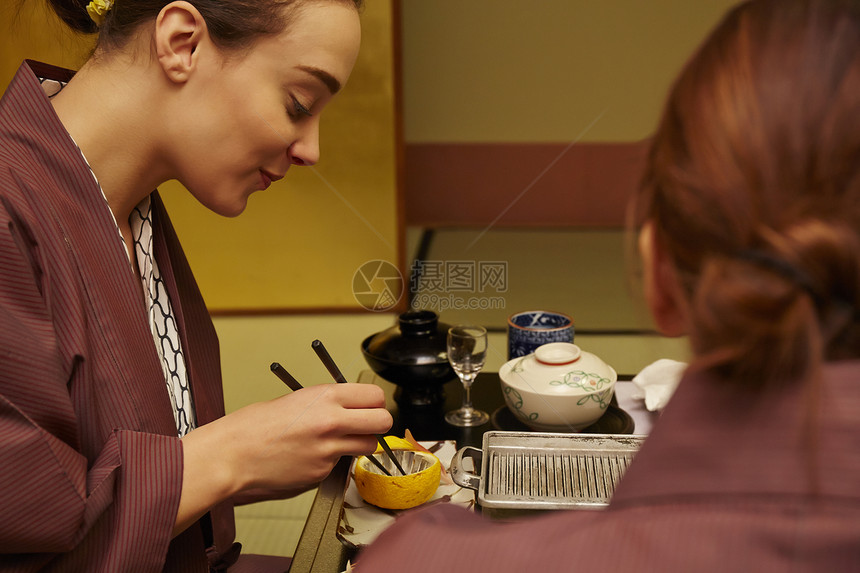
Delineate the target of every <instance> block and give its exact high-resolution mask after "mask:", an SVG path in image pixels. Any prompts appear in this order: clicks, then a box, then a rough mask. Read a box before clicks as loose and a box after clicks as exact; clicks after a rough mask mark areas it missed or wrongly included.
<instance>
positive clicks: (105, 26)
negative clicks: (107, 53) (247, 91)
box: [48, 0, 363, 50]
mask: <svg viewBox="0 0 860 573" xmlns="http://www.w3.org/2000/svg"><path fill="white" fill-rule="evenodd" d="M186 1H187V2H188V3H189V4H191V5H193V6H194V7H195V8H197V10H198V11H199V12H200V14H201V15H202V16H203V19H204V20H205V21H206V25H207V28H208V29H209V34H210V35H211V37H212V40H213V41H214V42H215V43H216V44H218V45H219V46H220V47H222V48H236V49H241V48H244V47H246V46H248V45H250V44H251V43H252V42H253V41H254V40H255V39H256V38H258V37H259V36H263V35H267V34H276V33H279V32H281V31H283V30H284V29H286V28H287V26H288V25H289V23H290V21H291V19H292V16H293V15H294V13H295V11H296V10H297V9H299V8H300V7H301V6H302V5H304V4H308V3H309V2H324V1H331V2H338V1H340V2H342V3H345V4H350V5H354V6H355V7H356V8H357V9H358V8H361V6H362V4H363V0H186ZM170 2H171V0H109V4H110V9H109V10H107V11H106V13H105V14H104V18H103V21H101V22H100V23H98V24H97V23H96V21H95V20H94V19H93V18H92V17H91V15H90V13H89V12H88V11H87V6H88V5H90V0H48V3H49V4H50V5H51V7H52V8H53V10H54V12H56V13H57V15H58V16H60V18H61V19H62V20H63V21H64V22H65V23H66V24H67V25H68V26H69V27H71V28H72V29H73V30H75V31H77V32H81V33H85V34H92V33H96V32H98V34H99V39H98V47H99V48H100V49H102V50H109V49H111V48H116V47H120V46H123V45H125V44H126V42H127V41H128V40H129V39H130V38H131V37H132V35H133V34H134V33H135V32H136V31H137V29H138V28H139V27H140V26H141V25H142V24H144V23H146V22H149V21H153V20H155V18H156V17H157V16H158V13H159V12H160V11H161V9H162V8H164V6H166V5H167V4H170Z"/></svg>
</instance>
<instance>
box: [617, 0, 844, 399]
mask: <svg viewBox="0 0 860 573" xmlns="http://www.w3.org/2000/svg"><path fill="white" fill-rule="evenodd" d="M634 212H635V216H636V218H637V221H638V223H640V224H642V223H644V222H646V221H653V223H654V227H655V230H656V233H655V235H656V240H657V242H658V244H659V245H660V246H661V247H662V248H663V250H664V251H665V252H666V253H667V255H668V256H669V258H670V259H671V260H672V261H673V262H674V264H675V266H676V268H677V269H678V274H679V278H680V280H681V283H682V287H683V289H684V291H685V293H686V295H687V297H688V299H689V302H690V307H691V323H692V325H691V329H692V330H691V332H690V340H691V344H692V346H693V351H694V353H695V355H696V356H697V364H698V365H699V366H701V367H706V368H713V369H717V370H719V371H721V372H722V373H723V374H724V375H727V376H729V377H732V378H735V379H738V380H743V381H744V382H747V383H756V382H760V383H767V382H769V381H776V380H781V379H786V378H788V379H800V378H804V377H808V376H809V375H811V374H812V373H813V372H815V371H817V369H818V367H819V365H820V363H821V362H822V361H823V360H833V359H843V358H856V357H858V356H860V310H858V309H860V3H858V2H857V1H856V0H854V1H850V0H761V1H753V2H747V3H744V4H742V5H740V6H738V7H736V8H735V9H733V10H732V11H731V12H730V13H729V14H728V15H727V16H726V17H725V19H724V20H723V21H722V22H721V23H720V25H719V26H718V27H717V28H716V29H715V30H714V32H713V33H712V34H711V35H710V37H709V38H708V39H707V40H706V41H705V43H704V44H703V45H702V46H701V48H700V49H699V50H698V52H697V53H696V54H695V55H694V56H693V57H692V59H691V60H690V61H689V62H688V64H687V65H686V66H685V68H684V70H683V72H682V73H681V75H680V77H679V78H678V79H677V80H676V82H675V84H674V86H673V87H672V90H671V92H670V95H669V98H668V101H667V104H666V107H665V110H664V113H663V116H662V118H661V121H660V124H659V127H658V129H657V132H656V135H655V137H654V139H653V142H652V144H651V149H650V155H649V158H648V162H647V168H646V172H645V176H644V178H643V184H642V187H641V189H640V193H639V195H638V197H637V199H636V202H635V208H634Z"/></svg>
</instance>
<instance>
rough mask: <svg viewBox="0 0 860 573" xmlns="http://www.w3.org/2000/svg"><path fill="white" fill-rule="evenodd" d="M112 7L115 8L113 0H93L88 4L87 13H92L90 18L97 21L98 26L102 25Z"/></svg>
mask: <svg viewBox="0 0 860 573" xmlns="http://www.w3.org/2000/svg"><path fill="white" fill-rule="evenodd" d="M111 8H113V0H92V2H90V3H89V4H87V14H89V15H90V19H92V21H93V22H95V23H96V26H99V27H101V25H102V23H103V22H104V21H105V16H107V13H108V12H110V9H111Z"/></svg>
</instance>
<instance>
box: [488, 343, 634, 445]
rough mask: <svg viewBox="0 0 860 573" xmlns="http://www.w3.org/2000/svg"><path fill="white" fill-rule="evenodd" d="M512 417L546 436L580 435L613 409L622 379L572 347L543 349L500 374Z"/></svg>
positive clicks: (506, 366) (515, 361)
mask: <svg viewBox="0 0 860 573" xmlns="http://www.w3.org/2000/svg"><path fill="white" fill-rule="evenodd" d="M499 378H501V381H502V393H503V394H504V396H505V402H506V404H507V406H508V408H509V409H510V410H511V412H513V413H514V415H516V417H517V418H518V419H519V420H520V421H522V422H523V423H524V424H526V425H527V426H529V427H530V428H532V429H533V430H538V431H542V432H578V431H580V430H582V429H583V428H586V427H588V426H590V425H591V424H593V423H594V422H596V421H597V420H598V419H599V418H600V417H601V416H602V415H603V414H604V413H605V412H606V409H607V408H608V407H609V402H610V400H612V395H613V393H614V392H615V382H616V381H617V380H618V374H617V373H616V372H615V370H614V369H613V368H612V367H611V366H609V365H608V364H606V363H605V362H604V361H603V360H601V359H600V358H598V357H597V356H596V355H594V354H592V353H591V352H585V351H584V350H582V349H581V348H580V347H579V346H577V345H575V344H571V343H568V342H552V343H550V344H544V345H543V346H540V347H538V348H537V350H535V352H534V353H533V354H529V355H527V356H522V357H520V358H514V359H513V360H509V361H508V362H506V363H505V364H503V365H502V367H501V368H500V369H499Z"/></svg>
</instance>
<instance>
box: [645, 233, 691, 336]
mask: <svg viewBox="0 0 860 573" xmlns="http://www.w3.org/2000/svg"><path fill="white" fill-rule="evenodd" d="M639 254H640V256H641V257H642V265H643V271H644V279H645V300H646V302H647V303H648V309H649V310H650V311H651V315H652V316H653V317H654V322H655V324H656V325H657V330H659V331H660V333H661V334H663V335H665V336H682V335H684V334H686V333H687V312H686V308H687V303H686V299H685V298H684V296H683V291H682V289H681V285H680V282H679V281H678V274H677V272H676V270H675V265H674V264H673V263H672V260H671V259H670V258H669V257H668V256H667V254H666V252H665V251H664V250H663V248H662V247H661V246H660V243H659V241H657V237H656V234H655V231H654V225H653V223H651V222H650V221H649V222H647V223H645V225H644V226H643V227H642V230H641V231H640V232H639Z"/></svg>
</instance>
